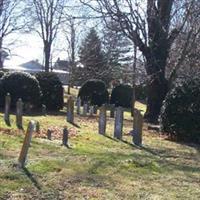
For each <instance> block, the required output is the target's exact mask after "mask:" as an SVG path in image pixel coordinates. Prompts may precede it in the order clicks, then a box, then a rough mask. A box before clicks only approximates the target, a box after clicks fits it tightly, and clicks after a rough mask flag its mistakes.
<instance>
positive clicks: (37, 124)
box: [35, 122, 40, 133]
mask: <svg viewBox="0 0 200 200" xmlns="http://www.w3.org/2000/svg"><path fill="white" fill-rule="evenodd" d="M35 126H36V127H35V128H36V130H35V131H36V132H37V133H40V123H39V122H36V125H35Z"/></svg>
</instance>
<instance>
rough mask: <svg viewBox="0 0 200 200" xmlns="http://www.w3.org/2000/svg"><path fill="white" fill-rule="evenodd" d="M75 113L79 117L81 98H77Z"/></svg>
mask: <svg viewBox="0 0 200 200" xmlns="http://www.w3.org/2000/svg"><path fill="white" fill-rule="evenodd" d="M76 111H77V114H78V115H80V113H81V98H80V97H78V99H77V102H76Z"/></svg>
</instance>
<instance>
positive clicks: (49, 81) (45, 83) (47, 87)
mask: <svg viewBox="0 0 200 200" xmlns="http://www.w3.org/2000/svg"><path fill="white" fill-rule="evenodd" d="M35 76H36V78H37V80H38V81H39V84H40V88H41V90H42V93H43V96H42V104H44V105H46V107H47V109H48V110H55V111H57V110H60V109H62V108H63V103H64V97H63V92H64V90H63V86H62V83H61V81H60V79H59V78H58V76H57V75H56V74H55V73H52V72H40V73H38V74H36V75H35Z"/></svg>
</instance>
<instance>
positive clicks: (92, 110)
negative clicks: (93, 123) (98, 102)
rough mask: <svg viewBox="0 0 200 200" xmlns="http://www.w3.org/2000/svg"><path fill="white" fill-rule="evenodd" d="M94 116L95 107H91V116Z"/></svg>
mask: <svg viewBox="0 0 200 200" xmlns="http://www.w3.org/2000/svg"><path fill="white" fill-rule="evenodd" d="M93 115H94V106H90V116H91V117H92V116H93Z"/></svg>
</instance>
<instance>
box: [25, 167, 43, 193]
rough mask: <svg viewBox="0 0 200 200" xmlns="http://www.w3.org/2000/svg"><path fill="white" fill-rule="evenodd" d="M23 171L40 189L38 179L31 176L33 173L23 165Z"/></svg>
mask: <svg viewBox="0 0 200 200" xmlns="http://www.w3.org/2000/svg"><path fill="white" fill-rule="evenodd" d="M23 171H24V173H25V175H26V176H27V177H28V178H29V179H30V181H31V182H32V183H33V185H34V186H35V187H36V188H37V189H38V190H41V189H42V188H41V186H40V185H39V183H38V181H37V180H36V179H35V178H34V177H33V175H32V174H31V172H30V171H29V170H28V169H27V168H26V167H23Z"/></svg>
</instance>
